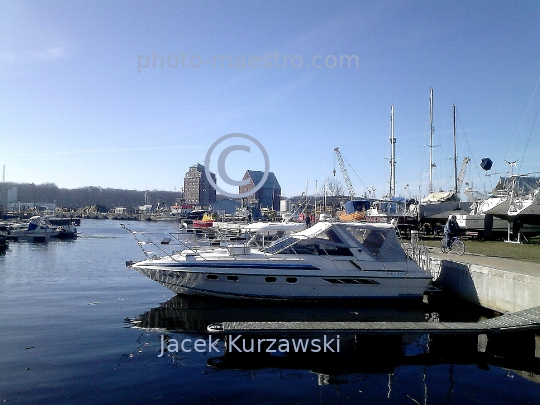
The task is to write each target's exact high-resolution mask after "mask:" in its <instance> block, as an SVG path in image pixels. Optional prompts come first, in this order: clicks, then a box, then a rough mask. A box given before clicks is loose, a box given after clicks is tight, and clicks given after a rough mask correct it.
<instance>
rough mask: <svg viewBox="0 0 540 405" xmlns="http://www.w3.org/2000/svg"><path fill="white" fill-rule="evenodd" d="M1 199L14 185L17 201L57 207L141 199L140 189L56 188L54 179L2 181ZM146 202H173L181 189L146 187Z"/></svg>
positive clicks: (126, 203)
mask: <svg viewBox="0 0 540 405" xmlns="http://www.w3.org/2000/svg"><path fill="white" fill-rule="evenodd" d="M1 186H2V190H1V191H2V201H7V194H8V190H9V189H12V188H13V187H17V201H20V202H26V203H29V202H32V203H55V204H56V206H57V207H67V208H83V207H88V206H90V205H102V206H104V207H106V208H107V209H111V208H114V207H128V208H131V207H138V206H140V205H143V204H144V203H145V199H144V193H145V192H144V191H139V190H122V189H116V188H101V187H82V188H75V189H67V188H59V187H58V186H57V185H56V184H54V183H44V184H33V183H32V184H27V183H7V182H6V183H3V184H1ZM148 196H149V201H148V203H149V204H152V205H154V207H156V205H157V203H158V202H161V203H165V204H166V205H167V206H171V205H174V204H175V203H176V202H177V200H178V199H179V198H180V197H181V196H182V193H181V192H173V191H158V190H152V191H148Z"/></svg>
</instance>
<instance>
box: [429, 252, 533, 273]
mask: <svg viewBox="0 0 540 405" xmlns="http://www.w3.org/2000/svg"><path fill="white" fill-rule="evenodd" d="M430 256H431V257H433V258H435V259H441V260H451V261H453V262H459V263H468V264H478V265H480V266H486V267H491V268H494V269H499V270H505V271H510V272H513V273H518V274H527V275H530V276H536V277H540V263H533V262H525V261H521V260H515V259H506V258H503V257H489V256H481V255H475V254H470V253H469V254H467V253H465V254H464V255H463V256H458V255H456V254H452V253H440V252H436V251H435V249H433V250H432V252H431V253H430Z"/></svg>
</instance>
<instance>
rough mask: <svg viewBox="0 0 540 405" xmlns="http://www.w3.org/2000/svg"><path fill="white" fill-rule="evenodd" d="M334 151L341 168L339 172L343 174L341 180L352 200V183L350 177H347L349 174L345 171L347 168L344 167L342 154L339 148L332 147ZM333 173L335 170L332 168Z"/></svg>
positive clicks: (353, 195) (353, 196)
mask: <svg viewBox="0 0 540 405" xmlns="http://www.w3.org/2000/svg"><path fill="white" fill-rule="evenodd" d="M334 152H336V156H337V159H338V163H339V168H340V169H341V174H342V175H343V180H345V184H346V185H347V190H349V197H350V199H351V200H354V198H355V194H354V187H353V185H352V182H351V179H350V178H349V174H348V173H347V168H346V167H345V162H344V161H343V156H341V152H340V151H339V148H334ZM335 175H336V171H335V170H334V176H335Z"/></svg>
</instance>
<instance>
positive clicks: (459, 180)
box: [456, 157, 471, 193]
mask: <svg viewBox="0 0 540 405" xmlns="http://www.w3.org/2000/svg"><path fill="white" fill-rule="evenodd" d="M470 161H471V158H470V157H464V158H463V163H461V169H460V170H459V174H458V176H457V181H456V193H459V190H461V185H462V184H463V179H464V178H465V171H466V170H467V164H468V163H469V162H470Z"/></svg>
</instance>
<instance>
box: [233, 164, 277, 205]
mask: <svg viewBox="0 0 540 405" xmlns="http://www.w3.org/2000/svg"><path fill="white" fill-rule="evenodd" d="M263 175H264V172H259V171H256V170H248V171H246V174H244V178H243V179H242V180H246V179H249V180H250V182H249V184H247V185H245V186H240V187H239V193H240V194H243V193H247V192H249V191H250V190H252V189H254V188H255V185H256V184H259V183H260V182H261V180H262V178H263ZM254 197H255V199H256V200H257V201H258V203H259V206H260V207H261V208H270V209H273V210H276V211H279V202H280V200H281V186H280V185H279V183H278V181H277V179H276V176H275V175H274V173H272V172H270V173H268V178H267V179H266V181H265V183H264V185H263V186H262V187H261V188H260V189H259V190H257V192H255V195H254Z"/></svg>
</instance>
